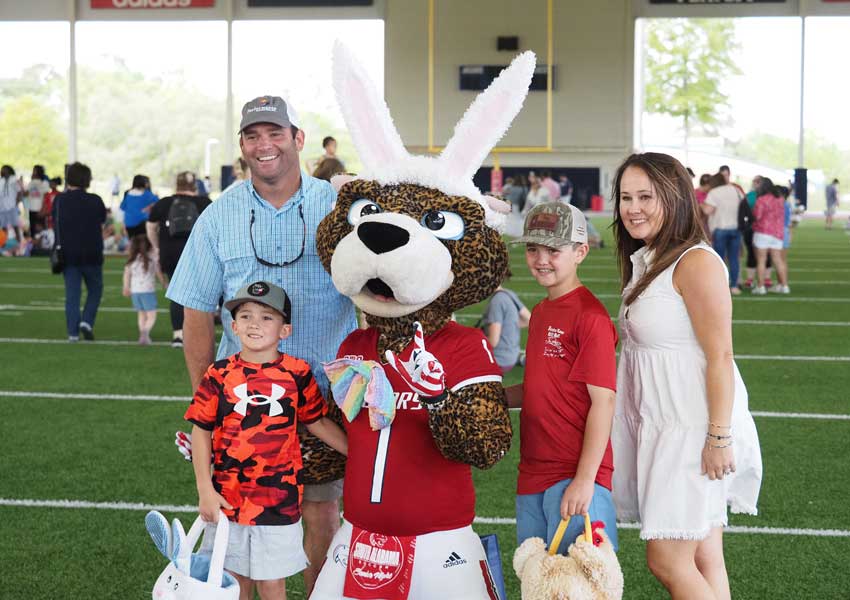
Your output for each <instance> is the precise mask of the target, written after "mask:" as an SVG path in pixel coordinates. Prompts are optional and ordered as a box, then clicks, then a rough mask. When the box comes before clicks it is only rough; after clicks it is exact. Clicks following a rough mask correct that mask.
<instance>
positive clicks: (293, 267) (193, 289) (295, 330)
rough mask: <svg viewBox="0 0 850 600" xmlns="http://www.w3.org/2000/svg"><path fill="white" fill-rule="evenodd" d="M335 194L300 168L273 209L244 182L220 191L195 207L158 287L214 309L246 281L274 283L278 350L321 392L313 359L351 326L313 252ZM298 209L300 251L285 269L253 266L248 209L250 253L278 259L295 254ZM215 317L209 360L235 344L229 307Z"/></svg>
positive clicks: (328, 352) (331, 351)
mask: <svg viewBox="0 0 850 600" xmlns="http://www.w3.org/2000/svg"><path fill="white" fill-rule="evenodd" d="M335 199H336V193H335V192H334V189H333V188H332V187H331V185H330V184H329V183H327V182H326V181H322V180H320V179H315V178H313V177H310V176H308V175H307V174H306V173H305V172H303V171H302V172H301V187H300V188H299V189H298V191H297V192H296V193H295V195H294V196H292V198H290V199H289V200H288V201H287V202H286V204H284V205H283V206H282V207H281V208H279V209H278V208H275V207H274V206H272V205H271V204H269V203H268V202H267V201H265V200H263V198H261V197H260V195H259V194H258V193H257V192H256V190H255V189H254V186H253V185H252V184H251V182H250V181H246V182H245V183H243V184H242V185H239V186H237V187H235V188H233V189H231V190H228V191H227V192H225V193H224V194H222V195H221V197H220V198H219V199H218V200H216V201H215V202H213V203H212V204H211V205H210V206H209V207H207V209H206V210H204V212H202V213H201V215H200V217H199V218H198V221H197V223H195V227H194V228H193V229H192V234H191V235H190V236H189V240H188V242H187V243H186V248H185V249H184V250H183V254H182V255H181V256H180V262H179V264H178V265H177V270H176V271H175V272H174V277H173V278H172V280H171V284H170V285H169V286H168V292H167V293H166V296H167V297H168V298H170V299H171V300H173V301H174V302H176V303H178V304H181V305H183V306H186V307H189V308H194V309H196V310H201V311H205V312H215V310H216V308H217V307H218V301H219V298H220V297H222V296H223V297H224V299H225V300H227V299H229V298H232V297H233V296H234V295H235V294H236V291H237V290H239V288H241V287H243V286H244V285H246V284H248V283H250V282H253V281H259V280H263V281H269V282H271V283H274V284H275V285H278V286H280V287H282V288H283V289H284V290H286V293H287V295H288V296H289V298H290V300H291V301H292V335H291V336H290V337H288V338H287V339H285V340H282V341H281V343H280V346H279V348H280V351H281V352H286V353H287V354H290V355H292V356H295V357H298V358H302V359H304V360H306V361H307V362H308V363H309V364H310V367H311V368H312V370H313V374H314V376H315V377H316V380H317V382H318V384H319V387H320V388H321V390H322V393H323V394H325V396H326V397H327V392H328V380H327V377H326V376H325V373H324V370H323V369H322V365H321V363H322V361H329V360H333V359H334V358H336V353H337V350H338V349H339V345H340V343H342V340H343V339H345V337H346V336H347V335H348V334H349V333H350V332H351V331H353V330H354V329H355V328H356V327H357V320H356V317H355V314H354V305H353V304H352V303H351V300H349V299H348V298H347V297H345V296H342V295H341V294H340V293H339V292H337V290H336V288H335V287H334V285H333V282H332V281H331V278H330V276H329V275H328V273H327V272H326V271H325V269H324V268H323V267H322V264H321V262H320V261H319V256H318V255H317V253H316V228H317V227H318V226H319V222H320V221H321V220H322V219H323V218H324V216H325V215H327V214H328V212H330V210H331V206H332V205H333V202H334V200H335ZM299 207H303V213H304V221H305V222H306V225H307V234H306V235H307V237H306V240H305V241H304V255H303V256H302V257H301V258H300V259H298V260H297V261H295V262H294V263H292V264H290V265H287V266H285V267H267V266H264V265H262V264H260V263H259V262H258V261H257V259H256V257H255V255H254V250H253V249H252V248H251V237H250V231H249V228H250V227H251V211H252V210H253V211H254V224H253V237H254V244H255V246H256V249H257V256H259V257H260V258H262V259H263V260H265V261H267V262H271V263H278V264H281V263H285V262H288V261H291V260H293V259H295V257H296V256H298V252H299V251H300V249H301V244H302V239H304V224H303V223H302V221H301V217H300V216H299V210H298V209H299ZM221 321H222V324H223V325H224V335H223V336H222V338H221V343H220V344H219V346H218V353H217V355H216V359H217V360H218V359H221V358H224V357H227V356H231V355H233V354H235V353H236V352H238V351H239V350H240V343H239V338H238V337H236V335H235V334H234V333H233V331H232V329H231V326H230V324H231V321H232V318H231V316H230V312H229V311H227V310H222V311H221Z"/></svg>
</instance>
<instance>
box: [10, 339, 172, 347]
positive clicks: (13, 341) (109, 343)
mask: <svg viewBox="0 0 850 600" xmlns="http://www.w3.org/2000/svg"><path fill="white" fill-rule="evenodd" d="M0 343H3V344H59V345H62V346H67V345H68V344H69V342H68V340H67V339H64V338H55V339H45V338H9V337H0ZM80 344H82V345H83V346H138V345H139V342H131V341H129V340H127V341H124V340H97V341H94V342H87V341H81V342H80ZM150 345H151V346H169V347H170V346H171V342H152V343H151V344H150Z"/></svg>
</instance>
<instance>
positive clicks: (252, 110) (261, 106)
mask: <svg viewBox="0 0 850 600" xmlns="http://www.w3.org/2000/svg"><path fill="white" fill-rule="evenodd" d="M257 123H271V124H273V125H280V126H281V127H289V126H290V125H294V126H295V127H299V125H298V113H297V112H295V107H294V106H292V104H291V103H289V102H287V101H286V100H284V99H283V98H281V97H280V96H260V97H258V98H254V99H253V100H251V101H250V102H246V103H245V106H243V107H242V122H241V123H239V133H242V130H243V129H245V128H246V127H249V126H251V125H256V124H257Z"/></svg>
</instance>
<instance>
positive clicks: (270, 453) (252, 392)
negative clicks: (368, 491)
mask: <svg viewBox="0 0 850 600" xmlns="http://www.w3.org/2000/svg"><path fill="white" fill-rule="evenodd" d="M326 414H327V404H325V401H324V399H323V398H322V394H321V392H320V391H319V386H318V385H317V384H316V380H315V379H314V378H313V374H312V372H311V371H310V366H309V365H308V364H307V362H305V361H303V360H301V359H298V358H294V357H292V356H288V355H286V354H281V355H280V357H279V358H278V359H277V360H276V361H274V362H270V363H263V364H256V363H249V362H246V361H243V360H241V359H240V357H239V354H238V353H237V354H235V355H233V356H231V357H229V358H226V359H223V360H219V361H216V362H215V363H213V364H212V365H210V367H209V369H207V372H206V373H205V374H204V378H203V380H202V381H201V384H200V385H199V386H198V390H197V391H196V392H195V396H194V397H193V398H192V404H190V405H189V408H188V409H187V410H186V414H185V415H184V418H185V419H186V420H187V421H190V422H191V423H194V424H195V425H197V426H198V427H200V428H202V429H205V430H207V431H212V451H213V486H214V487H215V490H216V491H217V492H218V493H219V494H221V495H222V496H224V498H225V499H226V500H227V501H228V502H229V503H230V505H231V506H233V507H234V508H233V510H225V509H222V510H224V513H225V514H226V515H227V517H228V519H230V520H231V521H233V522H234V523H239V524H240V525H290V524H292V523H297V522H298V520H299V519H300V518H301V509H300V507H301V495H302V493H303V489H302V484H301V467H302V463H301V446H300V445H299V442H298V433H297V431H296V425H297V424H298V423H304V424H308V423H312V422H314V421H317V420H318V419H320V418H321V417H323V416H325V415H326Z"/></svg>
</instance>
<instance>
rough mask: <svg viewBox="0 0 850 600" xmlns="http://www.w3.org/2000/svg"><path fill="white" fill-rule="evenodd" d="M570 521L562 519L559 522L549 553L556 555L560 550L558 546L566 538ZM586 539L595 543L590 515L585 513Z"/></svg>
mask: <svg viewBox="0 0 850 600" xmlns="http://www.w3.org/2000/svg"><path fill="white" fill-rule="evenodd" d="M568 524H569V521H565V520H564V519H561V522H560V523H559V524H558V529H557V530H555V535H554V537H553V538H552V543H551V544H549V555H550V556H554V555H555V554H556V553H557V552H558V546H560V545H561V540H562V539H563V538H564V533H566V531H567V525H568ZM584 540H585V541H586V542H591V543H593V530H592V529H591V528H590V515H589V514H587V513H584Z"/></svg>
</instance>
